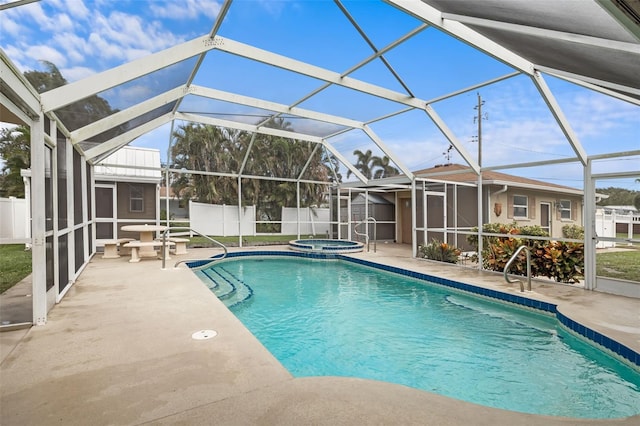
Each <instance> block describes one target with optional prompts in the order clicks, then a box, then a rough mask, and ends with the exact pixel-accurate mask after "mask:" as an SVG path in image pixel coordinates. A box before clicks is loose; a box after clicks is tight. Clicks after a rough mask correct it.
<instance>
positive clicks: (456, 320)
mask: <svg viewBox="0 0 640 426" xmlns="http://www.w3.org/2000/svg"><path fill="white" fill-rule="evenodd" d="M359 262H360V263H362V261H359ZM207 273H208V274H209V275H210V276H211V277H213V279H215V277H216V276H223V277H225V278H224V279H220V278H218V280H217V281H218V282H220V283H221V282H222V281H225V280H226V281H228V283H227V284H228V285H230V284H229V283H231V284H233V285H234V286H237V287H240V286H247V287H248V288H249V289H251V290H252V296H249V297H247V298H246V300H245V301H244V302H242V303H240V302H238V301H235V302H233V303H230V304H231V305H235V306H233V307H232V308H231V310H232V312H234V314H235V315H236V316H237V317H238V318H239V319H240V320H241V321H242V322H243V323H244V324H245V326H246V327H247V328H248V329H249V330H250V331H251V332H252V333H253V334H254V335H256V337H257V338H258V339H259V340H260V341H261V342H262V343H263V344H264V345H265V347H267V349H269V350H270V351H271V352H272V353H273V355H274V356H275V357H276V358H277V359H278V360H279V361H280V362H281V363H282V364H283V365H284V366H285V367H286V368H287V369H288V370H289V371H290V372H291V373H292V374H293V375H294V376H296V377H304V376H350V377H361V378H369V379H376V380H382V381H387V382H393V383H399V384H404V385H407V386H411V387H414V388H418V389H423V390H426V391H430V392H435V393H439V394H442V395H445V396H450V397H453V398H457V399H462V400H466V401H470V402H474V403H478V404H482V405H487V406H492V407H497V408H503V409H508V410H514V411H520V412H527V413H535V414H547V415H556V416H567V417H583V418H618V417H626V416H630V415H634V414H638V413H640V370H638V369H636V368H634V367H632V366H630V365H627V364H624V363H621V362H619V361H618V360H616V359H615V358H613V357H611V356H609V355H608V354H606V353H605V352H603V351H601V350H599V349H597V348H596V347H594V346H591V345H589V344H588V343H587V342H586V341H585V340H584V339H582V338H579V337H577V336H575V335H574V334H573V333H571V332H569V331H567V329H566V328H565V327H563V326H562V325H560V323H559V322H558V320H557V319H556V317H555V316H554V315H552V314H550V313H543V312H542V311H537V312H534V311H533V310H524V309H521V308H518V307H515V306H513V305H507V304H504V303H502V302H497V301H491V300H488V299H486V298H480V297H476V296H473V295H470V294H467V293H464V292H461V291H458V289H456V288H451V287H446V286H442V285H435V284H430V283H425V282H424V281H422V280H419V279H416V278H412V277H409V276H403V275H398V274H396V273H390V272H387V271H381V270H377V269H373V268H370V267H366V266H362V265H359V264H355V263H353V262H345V261H327V260H313V259H307V258H301V257H300V256H297V258H291V257H269V258H265V257H253V256H250V257H249V256H247V257H245V256H242V258H240V259H233V258H232V259H229V260H223V261H221V262H219V263H218V264H215V265H214V266H213V267H212V268H209V270H207ZM218 274H219V275H218ZM217 285H219V286H222V284H217ZM509 297H518V298H520V299H524V298H522V297H520V296H513V295H509ZM538 307H540V308H543V309H547V310H549V311H552V310H553V309H552V308H553V305H550V306H546V305H539V306H538Z"/></svg>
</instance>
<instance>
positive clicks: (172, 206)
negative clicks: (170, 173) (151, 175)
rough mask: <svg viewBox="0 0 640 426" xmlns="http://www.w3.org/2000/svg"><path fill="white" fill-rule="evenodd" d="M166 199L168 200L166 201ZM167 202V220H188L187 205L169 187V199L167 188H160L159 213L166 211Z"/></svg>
mask: <svg viewBox="0 0 640 426" xmlns="http://www.w3.org/2000/svg"><path fill="white" fill-rule="evenodd" d="M167 198H168V199H167ZM167 201H168V202H169V209H168V211H169V219H171V220H173V219H188V218H189V203H188V202H185V201H183V200H182V199H181V198H180V197H178V196H177V195H176V194H175V192H173V188H171V187H169V197H167V187H166V186H161V187H160V211H161V212H166V211H167Z"/></svg>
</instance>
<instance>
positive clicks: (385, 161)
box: [372, 155, 400, 179]
mask: <svg viewBox="0 0 640 426" xmlns="http://www.w3.org/2000/svg"><path fill="white" fill-rule="evenodd" d="M390 162H391V160H390V159H389V157H387V156H386V155H385V156H384V157H382V158H380V157H373V161H372V164H373V167H377V170H376V171H375V172H374V173H373V178H374V179H382V178H386V177H391V176H396V175H399V174H400V170H398V169H397V168H395V167H394V166H392V165H391V164H390Z"/></svg>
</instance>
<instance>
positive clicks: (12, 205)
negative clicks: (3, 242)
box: [0, 197, 31, 240]
mask: <svg viewBox="0 0 640 426" xmlns="http://www.w3.org/2000/svg"><path fill="white" fill-rule="evenodd" d="M29 231H30V227H29V214H28V212H27V202H26V200H25V199H24V198H15V197H9V198H0V238H2V239H7V240H24V239H25V238H29V236H30V235H31V234H30V232H29Z"/></svg>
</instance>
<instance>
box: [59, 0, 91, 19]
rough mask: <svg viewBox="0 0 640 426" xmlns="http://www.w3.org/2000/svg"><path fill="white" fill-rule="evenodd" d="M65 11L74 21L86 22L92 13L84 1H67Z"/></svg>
mask: <svg viewBox="0 0 640 426" xmlns="http://www.w3.org/2000/svg"><path fill="white" fill-rule="evenodd" d="M64 4H65V9H66V10H68V11H69V14H70V15H71V16H73V18H74V19H80V20H86V19H88V18H89V16H90V13H91V12H90V11H89V9H87V6H85V4H84V2H83V1H82V0H65V1H64Z"/></svg>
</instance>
